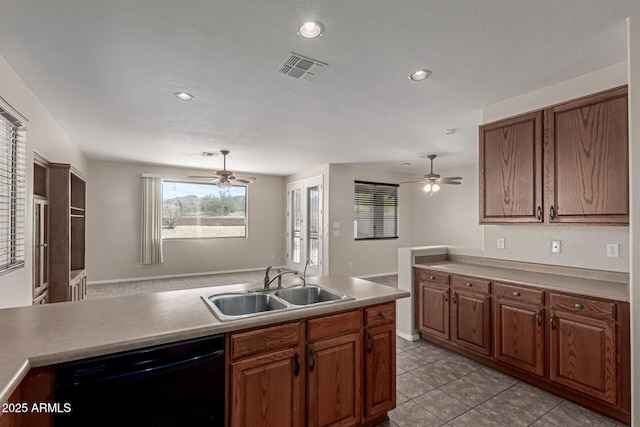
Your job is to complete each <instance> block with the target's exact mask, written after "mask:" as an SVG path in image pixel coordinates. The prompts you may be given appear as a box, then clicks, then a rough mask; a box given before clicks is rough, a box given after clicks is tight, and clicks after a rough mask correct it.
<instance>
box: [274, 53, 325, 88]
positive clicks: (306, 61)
mask: <svg viewBox="0 0 640 427" xmlns="http://www.w3.org/2000/svg"><path fill="white" fill-rule="evenodd" d="M326 67H327V64H325V63H323V62H320V61H316V60H315V59H310V58H306V57H304V56H302V55H298V54H297V53H293V52H292V53H290V54H289V56H287V57H286V58H285V60H284V61H283V62H282V64H280V66H279V67H278V73H279V74H284V75H286V76H289V77H293V78H294V79H299V80H307V81H312V80H313V79H315V78H316V76H317V75H318V74H320V73H321V72H322V71H323V70H324V69H325V68H326Z"/></svg>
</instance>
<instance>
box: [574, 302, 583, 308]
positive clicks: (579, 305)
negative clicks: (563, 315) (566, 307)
mask: <svg viewBox="0 0 640 427" xmlns="http://www.w3.org/2000/svg"><path fill="white" fill-rule="evenodd" d="M574 307H575V308H577V309H581V308H582V304H580V303H576V305H574Z"/></svg>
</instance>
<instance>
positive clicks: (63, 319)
mask: <svg viewBox="0 0 640 427" xmlns="http://www.w3.org/2000/svg"><path fill="white" fill-rule="evenodd" d="M297 283H299V281H296V280H293V281H292V280H283V284H284V285H285V286H288V285H291V284H297ZM307 283H309V284H319V285H323V286H326V287H328V288H331V289H334V290H336V291H338V292H341V293H345V294H348V295H351V296H353V297H354V298H355V299H354V300H350V301H341V302H335V303H331V304H324V305H323V304H320V305H317V306H308V307H305V308H302V309H295V310H286V311H284V312H277V313H269V314H264V315H259V316H255V317H251V318H246V319H239V320H232V321H228V322H221V321H219V320H218V318H217V317H215V315H214V314H213V313H212V312H211V311H210V310H209V308H208V307H207V306H206V305H205V303H204V301H202V299H201V298H200V296H202V295H212V294H216V293H224V292H233V291H239V290H246V289H257V288H260V287H261V286H262V284H261V283H247V284H242V285H228V286H215V287H210V288H198V289H187V290H181V291H169V292H156V293H148V294H138V295H131V296H123V297H114V298H99V299H91V300H85V301H81V302H68V303H57V304H45V305H38V306H32V307H18V308H8V309H1V310H0V325H2V327H0V403H4V402H6V401H7V399H8V398H9V396H10V395H11V393H12V392H13V390H15V388H16V387H17V386H18V385H19V384H20V381H22V379H23V378H24V376H25V375H26V374H27V372H28V371H29V369H30V368H31V367H38V366H46V365H52V364H56V363H62V362H68V361H71V360H78V359H84V358H87V357H93V356H99V355H103V354H109V353H115V352H119V351H125V350H132V349H136V348H143V347H148V346H154V345H159V344H165V343H169V342H175V341H181V340H186V339H191V338H197V337H203V336H207V335H213V334H221V333H225V332H231V331H237V330H242V329H248V328H253V327H257V326H266V325H269V324H274V323H280V322H284V321H289V320H296V319H301V318H306V317H313V316H320V315H324V314H328V313H332V312H338V311H343V310H349V309H352V308H359V307H364V306H368V305H374V304H380V303H384V302H388V301H393V300H396V299H398V298H404V297H408V296H409V295H410V294H409V293H408V292H406V291H403V290H399V289H396V288H392V287H389V286H384V285H380V284H377V283H373V282H370V281H367V280H363V279H357V278H353V277H348V276H342V275H330V276H319V277H309V278H307Z"/></svg>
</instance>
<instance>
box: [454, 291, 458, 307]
mask: <svg viewBox="0 0 640 427" xmlns="http://www.w3.org/2000/svg"><path fill="white" fill-rule="evenodd" d="M453 303H454V304H457V303H458V294H457V293H456V291H453Z"/></svg>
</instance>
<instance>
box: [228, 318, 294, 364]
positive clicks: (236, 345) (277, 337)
mask: <svg viewBox="0 0 640 427" xmlns="http://www.w3.org/2000/svg"><path fill="white" fill-rule="evenodd" d="M299 341H300V322H295V323H287V324H285V325H278V326H271V327H269V328H262V329H258V330H255V331H249V332H240V333H237V334H232V335H231V338H230V345H229V347H230V349H229V351H230V353H231V355H230V357H231V359H237V358H240V357H246V356H250V355H253V354H258V353H264V352H267V351H271V350H276V349H279V348H286V347H291V346H295V345H297V344H298V342H299Z"/></svg>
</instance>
